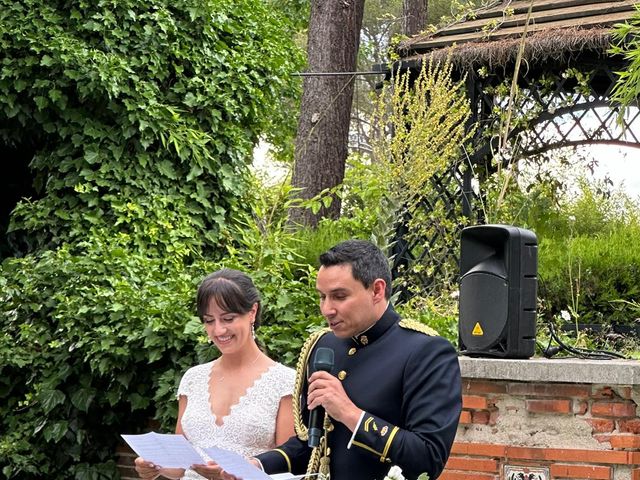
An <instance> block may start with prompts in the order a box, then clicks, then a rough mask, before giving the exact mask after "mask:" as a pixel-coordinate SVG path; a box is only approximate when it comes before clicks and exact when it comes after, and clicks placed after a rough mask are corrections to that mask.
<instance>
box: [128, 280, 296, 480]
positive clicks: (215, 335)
mask: <svg viewBox="0 0 640 480" xmlns="http://www.w3.org/2000/svg"><path fill="white" fill-rule="evenodd" d="M197 310H198V316H199V317H200V319H201V320H202V322H203V324H204V328H205V330H206V332H207V336H208V337H209V340H210V341H211V342H213V343H214V344H215V346H216V347H217V348H218V349H219V350H220V353H221V356H220V357H219V358H218V359H217V360H215V361H213V362H209V363H205V364H202V365H197V366H195V367H192V368H190V369H189V370H187V372H186V373H185V374H184V376H183V377H182V380H181V381H180V386H179V387H178V421H177V424H176V433H178V434H183V435H184V436H185V437H186V438H187V439H188V440H189V441H190V442H191V443H192V444H193V445H194V446H195V447H196V449H198V450H200V448H208V447H214V446H215V447H218V448H224V449H226V450H231V451H233V452H236V453H239V454H241V455H244V456H246V457H251V456H253V455H256V454H257V453H260V452H263V451H265V450H269V449H272V448H274V447H275V446H277V445H280V444H281V443H283V442H284V441H286V440H287V439H289V437H291V436H293V435H294V428H293V414H292V407H291V401H292V400H291V395H292V392H293V385H294V381H295V371H294V370H292V369H290V368H288V367H285V366H284V365H282V364H280V363H277V362H275V361H273V360H272V359H270V358H269V357H268V356H267V355H265V354H264V353H263V352H262V351H261V350H260V348H259V347H258V345H257V344H256V340H255V330H256V329H257V328H258V327H259V325H260V310H261V305H260V294H259V293H258V291H257V289H256V287H255V286H254V284H253V282H252V281H251V279H250V278H249V277H248V276H247V275H246V274H244V273H242V272H240V271H237V270H232V269H226V268H225V269H222V270H218V271H216V272H214V273H212V274H210V275H209V276H207V277H206V278H205V279H204V280H203V281H202V284H201V285H200V288H199V289H198V296H197ZM200 453H201V455H202V454H204V452H202V450H200ZM203 457H204V458H208V457H206V454H204V455H203ZM135 468H136V471H137V472H138V475H139V476H140V477H141V478H143V479H145V480H151V479H154V478H157V477H159V476H164V477H167V478H172V479H176V478H184V479H202V478H208V479H217V478H219V477H220V467H218V466H217V465H216V464H215V463H213V462H207V463H206V464H202V465H192V467H191V468H190V469H187V470H186V471H185V470H182V469H163V468H160V467H158V466H156V465H153V464H152V463H151V462H148V461H145V460H144V459H143V458H140V457H138V458H137V459H136V460H135Z"/></svg>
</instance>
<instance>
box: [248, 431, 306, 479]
mask: <svg viewBox="0 0 640 480" xmlns="http://www.w3.org/2000/svg"><path fill="white" fill-rule="evenodd" d="M256 458H257V459H258V460H260V463H261V464H262V467H263V468H264V471H265V472H266V473H268V474H273V473H283V472H289V473H293V474H296V475H299V474H302V473H305V472H306V471H307V465H308V464H309V458H311V448H310V447H309V446H308V445H307V442H303V441H302V440H300V439H299V438H298V437H297V436H295V435H294V436H293V437H291V438H290V439H289V440H287V441H286V442H285V443H284V444H282V445H280V446H278V447H277V448H274V449H273V450H269V451H268V452H264V453H261V454H260V455H257V456H256Z"/></svg>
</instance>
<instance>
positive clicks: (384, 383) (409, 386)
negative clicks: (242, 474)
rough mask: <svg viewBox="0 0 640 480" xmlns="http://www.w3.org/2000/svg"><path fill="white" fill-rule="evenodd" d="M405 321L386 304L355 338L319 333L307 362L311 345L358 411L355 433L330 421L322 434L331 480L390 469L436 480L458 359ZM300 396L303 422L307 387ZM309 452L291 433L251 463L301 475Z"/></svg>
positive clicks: (452, 424) (355, 479)
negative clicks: (328, 353)
mask: <svg viewBox="0 0 640 480" xmlns="http://www.w3.org/2000/svg"><path fill="white" fill-rule="evenodd" d="M412 323H413V322H408V323H407V325H405V326H402V325H403V324H404V321H401V320H400V318H399V316H398V314H397V313H396V312H395V311H394V310H393V308H392V307H388V308H387V310H386V312H385V313H384V315H383V316H382V317H381V318H380V320H378V322H376V323H375V324H374V325H373V326H372V327H371V328H370V329H368V330H367V331H366V332H364V333H362V334H360V335H358V337H354V338H345V339H342V338H338V337H336V336H335V335H334V334H333V333H330V332H328V333H326V334H324V335H323V336H321V337H320V338H319V339H318V340H317V342H316V344H315V346H314V347H313V350H312V351H311V354H310V355H309V356H308V358H314V351H315V349H317V348H318V347H329V348H331V349H333V350H334V355H335V361H334V368H333V370H332V374H333V375H334V376H337V377H338V378H339V379H340V380H341V381H342V384H343V386H344V389H345V392H346V393H347V395H348V396H349V398H350V399H351V401H352V402H353V403H354V404H355V405H356V406H357V407H358V408H360V409H361V410H364V416H363V417H362V418H361V421H360V423H359V424H358V427H357V431H356V433H355V435H353V432H351V431H350V430H349V429H348V428H347V427H346V426H344V425H343V424H342V423H340V422H337V421H335V420H333V421H332V427H329V429H328V430H329V432H328V433H327V439H328V440H327V442H328V443H327V446H328V447H329V455H328V456H329V461H330V474H331V477H330V478H331V480H382V479H383V478H384V476H385V475H386V473H387V472H388V470H389V468H390V467H391V465H398V466H399V467H400V468H402V473H403V475H404V476H405V478H407V479H409V480H412V479H415V478H417V477H418V475H420V474H421V473H423V472H426V473H428V474H429V478H430V479H431V480H435V479H436V478H437V477H438V475H440V473H441V471H442V470H443V468H444V465H445V463H446V461H447V458H448V457H449V452H450V450H451V445H452V443H453V439H454V437H455V434H456V429H457V426H458V420H459V417H460V411H461V404H462V402H461V381H460V369H459V366H458V358H457V354H456V351H455V350H454V348H453V347H452V346H451V344H450V343H449V342H448V341H447V340H445V339H443V338H441V337H438V336H429V335H427V334H425V333H423V332H420V331H416V330H414V329H412V328H411V324H412ZM301 392H302V398H301V399H300V401H301V410H302V415H303V418H304V421H305V422H306V421H307V418H308V411H307V410H306V403H307V402H306V392H307V385H306V383H305V384H304V387H303V388H302V390H301ZM352 436H353V438H352ZM350 442H351V445H349V443H350ZM311 450H312V449H311V448H310V447H308V446H307V442H306V441H303V440H301V439H300V438H298V437H297V436H294V437H291V438H290V439H289V440H288V441H287V442H286V443H285V444H283V445H281V446H280V447H279V448H277V449H275V450H271V451H269V452H266V453H263V454H261V455H258V457H257V458H258V459H259V460H260V461H261V463H262V465H263V467H264V469H265V471H266V472H267V473H278V472H286V471H288V472H292V473H296V474H300V473H305V472H306V469H307V463H308V461H309V458H310V455H311Z"/></svg>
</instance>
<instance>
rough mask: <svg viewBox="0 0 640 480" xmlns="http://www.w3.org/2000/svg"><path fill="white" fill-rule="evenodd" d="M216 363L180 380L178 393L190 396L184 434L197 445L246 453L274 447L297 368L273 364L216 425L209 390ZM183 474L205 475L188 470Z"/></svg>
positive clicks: (183, 423)
mask: <svg viewBox="0 0 640 480" xmlns="http://www.w3.org/2000/svg"><path fill="white" fill-rule="evenodd" d="M213 364H214V362H209V363H205V364H202V365H197V366H195V367H192V368H190V369H189V370H187V371H186V372H185V374H184V375H183V377H182V380H180V386H179V387H178V396H180V395H184V396H186V397H187V408H186V409H185V411H184V413H183V415H182V422H181V424H182V430H183V432H184V435H185V436H186V437H187V438H188V439H189V441H190V442H191V443H192V444H193V445H195V446H196V447H201V448H209V447H218V448H224V449H226V450H231V451H233V452H236V453H238V454H240V455H244V456H247V457H251V456H254V455H257V454H258V453H260V452H264V451H265V450H269V449H272V448H274V447H275V446H276V444H275V431H276V416H277V414H278V407H279V405H280V399H281V398H282V397H284V396H286V395H291V394H292V393H293V386H294V383H295V375H296V374H295V371H294V370H293V369H291V368H288V367H285V366H284V365H282V364H280V363H276V364H275V365H272V366H271V367H270V368H269V369H268V370H267V371H266V372H264V373H263V374H262V376H261V377H259V378H258V379H257V380H256V381H255V383H254V384H253V385H252V386H251V387H249V388H248V389H247V391H246V393H245V394H244V395H243V396H242V397H240V400H238V402H237V403H236V404H234V405H232V407H231V410H230V411H229V415H227V416H225V417H224V419H223V423H222V425H217V424H216V416H215V415H214V414H213V412H212V411H211V404H210V403H209V390H208V388H209V377H210V374H211V369H212V368H213ZM214 393H215V392H214ZM200 453H201V454H203V452H200ZM205 458H206V456H205ZM183 478H185V479H202V478H204V477H202V476H200V475H198V474H197V473H196V472H194V471H192V470H187V471H186V472H185V476H184V477H183Z"/></svg>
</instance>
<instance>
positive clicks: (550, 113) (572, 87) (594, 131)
mask: <svg viewBox="0 0 640 480" xmlns="http://www.w3.org/2000/svg"><path fill="white" fill-rule="evenodd" d="M577 66H579V68H578V67H577ZM620 68H623V66H622V65H621V64H619V63H614V62H612V60H611V59H610V58H606V57H602V58H600V59H597V60H596V61H595V62H584V61H583V60H580V59H578V58H577V59H574V62H573V66H572V65H567V64H566V63H565V64H562V65H554V66H548V68H547V69H538V70H537V71H535V70H530V71H529V72H527V73H526V74H524V75H522V76H521V78H520V81H519V88H520V92H521V101H520V103H519V104H518V111H517V112H516V113H515V114H516V115H517V116H519V118H524V117H526V119H527V122H526V124H519V125H517V126H516V127H515V128H514V129H513V130H512V131H511V132H510V135H509V142H510V143H509V147H508V149H507V150H508V151H510V152H511V154H512V158H510V159H508V160H519V159H522V158H527V157H530V156H533V155H539V154H541V153H544V152H547V151H550V150H553V149H558V148H565V147H576V146H579V145H588V144H608V145H622V146H632V147H636V148H640V109H638V108H631V109H629V112H628V115H627V116H625V118H623V119H621V123H618V122H619V117H618V111H617V109H616V108H612V107H611V106H610V104H609V102H608V99H609V97H610V95H611V91H612V89H613V86H614V84H615V81H616V75H615V73H614V72H615V71H616V70H618V69H620ZM567 71H569V72H570V73H571V74H569V75H568V74H566V72H567ZM505 79H506V77H505V75H492V76H490V77H489V78H487V79H481V78H478V77H477V76H472V77H470V78H468V80H467V93H468V95H469V98H470V100H471V103H472V115H473V118H472V120H473V122H475V123H476V124H477V126H478V129H477V133H476V137H475V139H474V148H473V153H472V154H471V155H470V156H468V157H465V158H462V159H461V160H460V161H459V162H458V163H456V164H455V165H452V166H451V168H450V169H449V170H448V171H447V172H446V173H445V174H443V175H440V176H437V177H434V178H433V179H432V185H433V187H434V190H435V193H434V194H433V195H431V196H428V197H425V198H423V199H422V201H421V202H420V205H419V210H420V211H419V212H416V213H414V215H413V216H412V218H408V217H405V218H403V219H401V220H402V221H400V222H399V226H398V228H397V230H396V236H395V242H394V244H393V248H392V252H391V253H392V254H393V273H394V277H395V278H400V281H399V288H400V290H401V298H402V297H404V298H407V297H409V296H410V295H412V289H413V290H415V289H416V287H417V288H418V289H419V290H421V291H422V292H434V291H439V290H442V288H443V287H446V288H450V287H451V286H452V282H453V284H455V282H457V268H458V261H459V259H458V256H459V242H458V239H459V232H460V230H461V229H462V228H463V227H465V226H467V225H472V224H476V223H482V221H483V212H482V209H481V208H480V202H479V201H478V198H477V195H476V193H474V192H473V190H472V188H471V185H472V183H476V184H477V182H478V181H480V180H482V179H481V178H473V176H472V171H474V172H484V173H486V172H491V169H492V167H491V164H492V162H491V160H492V155H493V152H495V151H496V150H497V148H498V147H497V138H498V136H497V135H495V134H494V135H491V134H487V131H491V128H492V126H493V125H495V124H496V122H497V121H498V120H497V116H496V114H495V111H496V109H497V110H498V111H500V110H503V109H504V108H505V106H506V102H507V101H508V99H507V98H505V97H504V96H499V95H496V94H495V88H492V87H495V86H496V85H497V84H498V83H500V82H504V81H505ZM638 161H640V159H639V160H638ZM470 166H473V167H474V168H473V169H471V168H468V167H470ZM479 193H480V195H481V196H482V194H483V193H482V192H479ZM434 212H438V213H439V216H437V217H435V218H434V217H433V215H432V214H433V213H434ZM463 213H464V215H463ZM416 216H423V217H424V218H425V219H429V221H430V222H432V223H433V226H432V228H429V229H428V230H427V232H428V233H427V235H426V236H422V237H417V236H416V235H415V234H412V232H411V229H410V228H408V224H409V223H410V221H411V220H414V219H415V217H416ZM452 231H453V235H452Z"/></svg>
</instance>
